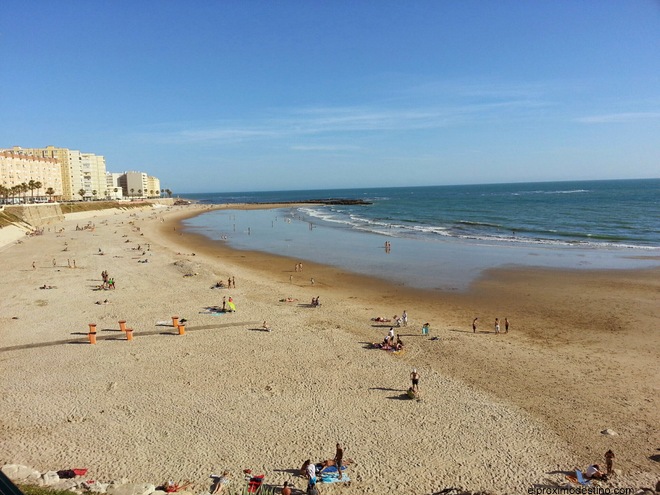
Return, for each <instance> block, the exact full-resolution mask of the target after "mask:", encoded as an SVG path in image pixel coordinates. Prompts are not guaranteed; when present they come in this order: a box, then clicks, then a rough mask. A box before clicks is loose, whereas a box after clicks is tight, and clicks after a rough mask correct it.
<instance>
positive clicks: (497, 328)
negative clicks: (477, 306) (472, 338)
mask: <svg viewBox="0 0 660 495" xmlns="http://www.w3.org/2000/svg"><path fill="white" fill-rule="evenodd" d="M478 324H479V317H476V318H475V319H474V320H472V333H477V326H478ZM510 325H511V323H510V322H509V319H508V318H504V333H509V326H510ZM500 330H501V327H500V319H499V318H495V334H498V335H499V333H500Z"/></svg>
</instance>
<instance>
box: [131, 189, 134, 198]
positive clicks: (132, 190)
mask: <svg viewBox="0 0 660 495" xmlns="http://www.w3.org/2000/svg"><path fill="white" fill-rule="evenodd" d="M134 192H135V189H133V188H132V187H131V196H133V193H134Z"/></svg>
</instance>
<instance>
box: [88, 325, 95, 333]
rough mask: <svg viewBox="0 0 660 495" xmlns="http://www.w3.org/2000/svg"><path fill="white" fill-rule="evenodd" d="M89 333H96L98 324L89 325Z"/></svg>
mask: <svg viewBox="0 0 660 495" xmlns="http://www.w3.org/2000/svg"><path fill="white" fill-rule="evenodd" d="M89 333H96V323H90V324H89Z"/></svg>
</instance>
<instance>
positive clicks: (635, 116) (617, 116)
mask: <svg viewBox="0 0 660 495" xmlns="http://www.w3.org/2000/svg"><path fill="white" fill-rule="evenodd" d="M659 118H660V112H624V113H610V114H606V115H591V116H588V117H580V118H578V119H576V122H580V123H582V124H626V123H629V122H640V121H643V120H655V119H659Z"/></svg>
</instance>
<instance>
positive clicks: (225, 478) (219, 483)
mask: <svg viewBox="0 0 660 495" xmlns="http://www.w3.org/2000/svg"><path fill="white" fill-rule="evenodd" d="M230 476H231V473H230V472H229V471H225V472H223V473H222V476H218V475H216V474H212V475H211V476H210V478H212V479H213V486H212V487H211V493H222V490H224V488H225V486H226V485H228V484H229V477H230Z"/></svg>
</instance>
